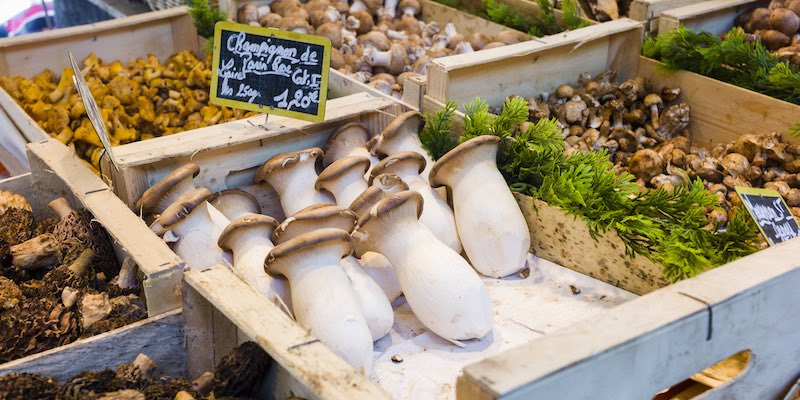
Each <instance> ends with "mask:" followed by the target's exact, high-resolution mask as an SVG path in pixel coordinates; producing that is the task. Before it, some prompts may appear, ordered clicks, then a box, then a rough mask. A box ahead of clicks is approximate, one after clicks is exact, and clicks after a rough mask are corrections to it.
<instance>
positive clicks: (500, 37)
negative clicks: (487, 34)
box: [494, 29, 525, 44]
mask: <svg viewBox="0 0 800 400" xmlns="http://www.w3.org/2000/svg"><path fill="white" fill-rule="evenodd" d="M494 38H495V40H496V41H498V42H501V43H503V44H514V43H519V42H522V41H524V40H525V37H524V36H523V35H522V34H521V33H520V32H517V31H514V30H511V29H506V30H503V31H501V32H500V33H498V34H497V35H495V37H494Z"/></svg>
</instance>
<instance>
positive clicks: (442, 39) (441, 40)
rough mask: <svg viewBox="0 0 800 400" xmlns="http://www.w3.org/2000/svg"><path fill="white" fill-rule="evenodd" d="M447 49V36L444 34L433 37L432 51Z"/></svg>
mask: <svg viewBox="0 0 800 400" xmlns="http://www.w3.org/2000/svg"><path fill="white" fill-rule="evenodd" d="M446 48H447V36H446V35H445V34H443V33H437V34H435V35H433V37H432V41H431V50H439V49H446Z"/></svg>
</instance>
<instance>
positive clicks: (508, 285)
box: [371, 254, 636, 400]
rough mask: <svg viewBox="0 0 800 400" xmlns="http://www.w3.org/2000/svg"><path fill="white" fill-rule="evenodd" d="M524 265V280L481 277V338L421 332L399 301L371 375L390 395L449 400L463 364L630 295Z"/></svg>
mask: <svg viewBox="0 0 800 400" xmlns="http://www.w3.org/2000/svg"><path fill="white" fill-rule="evenodd" d="M528 266H529V267H530V275H529V276H528V277H527V278H525V279H523V278H521V277H519V276H517V275H513V276H511V277H506V278H503V279H494V278H486V277H484V278H483V280H484V282H485V283H486V286H487V288H488V289H489V293H490V295H491V297H492V302H493V303H494V312H495V317H494V328H493V329H492V332H490V333H489V334H488V335H487V336H486V337H484V338H483V339H481V340H472V341H467V342H465V344H466V345H467V346H466V347H465V348H459V347H456V346H455V345H453V344H451V343H449V342H447V341H445V340H444V339H442V338H440V337H438V336H436V335H435V334H433V333H430V332H427V330H426V329H425V327H424V326H423V325H422V323H420V322H419V320H418V319H417V318H416V317H415V316H414V313H413V312H412V311H411V309H410V308H409V306H408V304H407V303H405V300H404V299H403V298H402V297H401V298H400V299H398V301H396V302H395V304H394V309H395V323H394V326H393V327H392V330H391V332H389V334H388V335H386V336H385V337H383V338H382V339H380V340H378V341H377V342H375V347H374V351H375V352H374V357H375V364H374V365H373V373H372V376H371V379H372V380H373V381H374V382H376V383H377V384H378V385H379V386H381V387H382V388H383V389H385V390H386V391H387V392H389V394H391V395H392V397H394V398H396V399H404V400H411V399H414V400H416V399H426V400H427V399H437V400H438V399H455V385H456V379H457V378H458V376H459V375H461V370H462V368H464V367H465V366H467V365H469V364H473V363H475V362H478V361H480V360H482V359H484V358H487V357H489V356H492V355H495V354H497V353H500V352H501V351H505V350H507V349H510V348H512V347H515V346H519V345H521V344H523V343H527V342H530V341H532V340H536V339H537V338H539V337H541V336H543V335H546V334H548V333H550V332H552V331H554V330H556V329H559V328H563V327H566V326H569V325H571V324H573V323H575V322H577V321H578V320H581V319H584V318H587V317H589V316H592V315H594V314H595V313H597V312H599V311H601V310H603V309H607V308H611V307H614V306H616V305H618V304H621V303H623V302H625V301H628V300H632V299H634V298H635V297H636V295H634V294H632V293H629V292H626V291H624V290H622V289H619V288H617V287H614V286H611V285H609V284H606V283H604V282H601V281H599V280H597V279H594V278H591V277H589V276H586V275H583V274H581V273H578V272H575V271H572V270H570V269H567V268H564V267H561V266H559V265H557V264H554V263H552V262H549V261H546V260H542V259H539V258H537V257H535V256H533V255H530V254H529V255H528ZM570 286H572V288H571V287H570ZM573 288H574V289H573ZM575 292H578V293H577V294H576V293H575ZM392 356H397V357H399V358H401V359H402V361H401V362H394V361H392Z"/></svg>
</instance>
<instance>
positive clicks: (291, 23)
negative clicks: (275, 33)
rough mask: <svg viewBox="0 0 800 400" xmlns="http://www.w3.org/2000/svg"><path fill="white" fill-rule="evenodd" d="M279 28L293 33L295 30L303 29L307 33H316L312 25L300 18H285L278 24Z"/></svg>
mask: <svg viewBox="0 0 800 400" xmlns="http://www.w3.org/2000/svg"><path fill="white" fill-rule="evenodd" d="M278 28H279V29H282V30H285V31H293V30H295V29H303V30H305V31H306V33H312V32H314V30H313V28H312V27H311V24H309V23H308V21H306V20H305V19H303V18H300V17H283V18H281V20H280V23H279V24H278Z"/></svg>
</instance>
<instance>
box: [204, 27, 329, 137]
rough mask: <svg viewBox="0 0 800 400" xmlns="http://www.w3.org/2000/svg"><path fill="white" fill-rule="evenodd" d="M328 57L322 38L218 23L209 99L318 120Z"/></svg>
mask: <svg viewBox="0 0 800 400" xmlns="http://www.w3.org/2000/svg"><path fill="white" fill-rule="evenodd" d="M330 60H331V41H330V39H328V38H326V37H322V36H313V35H306V34H302V33H296V32H287V31H281V30H277V29H271V28H262V27H257V26H250V25H243V24H236V23H233V22H218V23H217V24H216V26H215V28H214V58H213V61H212V72H211V74H212V75H211V102H212V103H214V104H218V105H224V106H229V107H235V108H242V109H245V110H251V111H258V112H263V113H267V114H277V115H284V116H287V117H291V118H297V119H302V120H306V121H312V122H320V121H322V120H323V119H324V118H325V100H326V98H327V94H328V73H329V67H330Z"/></svg>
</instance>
